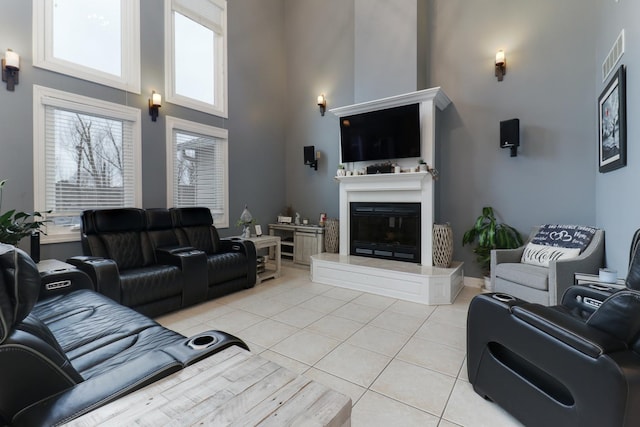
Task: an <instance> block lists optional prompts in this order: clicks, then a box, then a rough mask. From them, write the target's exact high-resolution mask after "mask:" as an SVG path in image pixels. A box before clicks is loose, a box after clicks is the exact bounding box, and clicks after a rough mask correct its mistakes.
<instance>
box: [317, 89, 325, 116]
mask: <svg viewBox="0 0 640 427" xmlns="http://www.w3.org/2000/svg"><path fill="white" fill-rule="evenodd" d="M318 107H320V115H321V116H324V112H325V111H326V110H327V98H325V97H324V94H322V95H318Z"/></svg>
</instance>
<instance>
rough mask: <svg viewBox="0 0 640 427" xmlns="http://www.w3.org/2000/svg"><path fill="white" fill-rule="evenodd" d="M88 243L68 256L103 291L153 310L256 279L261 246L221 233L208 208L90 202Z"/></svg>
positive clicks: (85, 228)
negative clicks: (100, 207)
mask: <svg viewBox="0 0 640 427" xmlns="http://www.w3.org/2000/svg"><path fill="white" fill-rule="evenodd" d="M82 247H83V252H84V255H83V256H76V257H72V258H70V259H68V260H67V262H68V263H70V264H72V265H74V266H76V267H77V268H79V269H80V270H82V271H84V272H85V273H87V274H88V275H89V276H90V277H91V278H92V280H93V281H94V283H95V284H96V290H97V291H98V292H100V293H102V294H104V295H106V296H108V297H110V298H111V299H113V300H114V301H116V302H119V303H121V304H124V305H126V306H128V307H131V308H133V309H135V310H137V311H139V312H140V313H143V314H146V315H148V316H157V315H159V314H163V313H167V312H170V311H174V310H177V309H180V308H183V307H187V306H190V305H193V304H196V303H199V302H203V301H206V300H208V299H211V298H216V297H219V296H222V295H225V294H228V293H230V292H234V291H238V290H241V289H245V288H250V287H252V286H254V285H255V283H256V251H255V246H254V245H253V243H252V242H250V241H231V240H226V239H220V238H219V237H218V232H217V230H216V229H215V227H214V226H213V218H212V217H211V212H210V211H209V209H207V208H184V209H172V210H169V209H146V210H144V209H136V208H122V209H103V210H88V211H85V212H83V214H82Z"/></svg>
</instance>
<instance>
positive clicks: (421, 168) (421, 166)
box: [417, 159, 429, 172]
mask: <svg viewBox="0 0 640 427" xmlns="http://www.w3.org/2000/svg"><path fill="white" fill-rule="evenodd" d="M428 169H429V166H427V162H425V161H424V160H422V159H420V160H418V170H417V172H426V171H427V170H428Z"/></svg>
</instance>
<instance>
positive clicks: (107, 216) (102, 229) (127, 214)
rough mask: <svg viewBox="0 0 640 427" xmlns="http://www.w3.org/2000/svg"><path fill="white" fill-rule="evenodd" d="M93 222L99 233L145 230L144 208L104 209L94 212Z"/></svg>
mask: <svg viewBox="0 0 640 427" xmlns="http://www.w3.org/2000/svg"><path fill="white" fill-rule="evenodd" d="M92 216H93V224H94V226H95V229H96V232H97V233H117V232H123V231H144V230H145V228H146V219H145V215H144V210H142V209H137V208H121V209H102V210H96V211H95V212H94V213H93V215H92Z"/></svg>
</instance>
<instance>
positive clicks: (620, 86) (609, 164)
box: [598, 65, 627, 173]
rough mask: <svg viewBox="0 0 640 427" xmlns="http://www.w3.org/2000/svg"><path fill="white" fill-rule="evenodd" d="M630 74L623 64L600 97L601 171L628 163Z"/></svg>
mask: <svg viewBox="0 0 640 427" xmlns="http://www.w3.org/2000/svg"><path fill="white" fill-rule="evenodd" d="M626 110H627V109H626V73H625V67H624V65H620V67H618V69H617V71H616V72H615V75H614V76H613V77H612V78H611V80H610V81H609V83H608V84H607V86H606V87H605V88H604V90H603V91H602V93H601V94H600V97H599V98H598V170H599V171H600V172H601V173H605V172H610V171H613V170H616V169H619V168H621V167H623V166H626V165H627V117H626Z"/></svg>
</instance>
